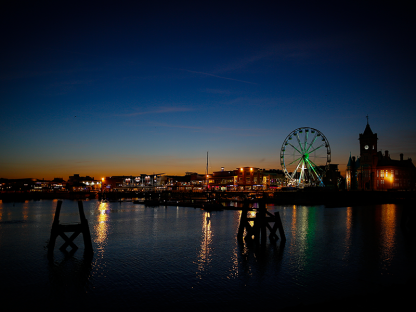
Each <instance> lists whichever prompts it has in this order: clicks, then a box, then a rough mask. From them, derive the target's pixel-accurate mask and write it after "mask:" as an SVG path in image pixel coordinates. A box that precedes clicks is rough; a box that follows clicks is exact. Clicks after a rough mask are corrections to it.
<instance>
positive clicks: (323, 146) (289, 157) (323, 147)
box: [280, 127, 331, 187]
mask: <svg viewBox="0 0 416 312" xmlns="http://www.w3.org/2000/svg"><path fill="white" fill-rule="evenodd" d="M330 162H331V147H330V146H329V143H328V140H327V139H326V137H325V136H324V135H323V134H322V132H320V131H319V130H316V129H314V128H309V127H302V128H298V129H296V130H293V131H292V132H291V133H290V134H289V135H288V136H287V137H286V139H285V140H284V142H283V145H282V148H281V150H280V164H281V166H282V169H283V172H284V173H285V175H286V177H287V178H288V180H289V184H290V185H295V186H301V187H303V186H324V183H323V181H322V180H323V177H324V176H325V172H326V170H327V169H328V167H329V163H330Z"/></svg>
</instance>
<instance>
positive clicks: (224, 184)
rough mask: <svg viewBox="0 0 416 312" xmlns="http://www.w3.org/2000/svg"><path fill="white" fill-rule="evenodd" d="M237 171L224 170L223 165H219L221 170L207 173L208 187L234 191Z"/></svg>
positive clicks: (214, 189)
mask: <svg viewBox="0 0 416 312" xmlns="http://www.w3.org/2000/svg"><path fill="white" fill-rule="evenodd" d="M237 171H238V170H224V167H221V171H215V172H213V173H212V174H208V185H209V187H208V188H209V189H210V190H213V191H235V190H236V187H237Z"/></svg>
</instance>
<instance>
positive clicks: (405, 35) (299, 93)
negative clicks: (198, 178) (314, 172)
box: [0, 1, 416, 179]
mask: <svg viewBox="0 0 416 312" xmlns="http://www.w3.org/2000/svg"><path fill="white" fill-rule="evenodd" d="M332 2H334V1H332ZM88 3H89V4H85V3H77V2H66V1H64V2H59V3H53V4H39V3H32V2H28V3H24V2H19V3H9V4H8V6H6V7H4V9H2V12H1V13H0V17H1V25H2V32H1V42H2V48H1V50H0V55H1V67H0V81H1V85H0V104H1V115H0V131H1V136H0V146H2V149H1V153H0V177H5V178H22V177H36V178H53V177H63V178H65V179H66V178H67V177H68V176H69V175H72V174H74V173H79V174H81V175H90V176H94V177H95V178H97V179H99V178H101V177H102V176H110V175H130V174H132V175H134V174H140V173H161V172H163V173H169V174H184V173H185V171H196V172H200V173H203V172H205V166H206V152H207V151H209V155H210V167H211V168H210V171H216V170H219V169H220V167H221V166H224V167H225V168H226V169H235V168H237V167H240V166H254V167H260V168H269V169H272V168H276V169H280V163H279V153H280V148H281V145H282V143H283V140H284V139H285V137H286V136H287V135H288V134H289V133H290V132H291V131H292V130H294V129H296V128H299V127H313V128H316V129H318V130H320V131H321V132H322V133H324V134H325V136H326V137H327V139H328V140H329V143H330V145H331V150H332V163H337V164H339V166H340V170H341V171H344V170H345V166H346V163H347V161H348V157H349V154H350V152H351V153H352V155H358V153H359V145H358V135H359V133H362V132H363V131H364V129H365V125H366V115H369V122H370V126H371V128H372V130H373V131H374V132H376V133H378V136H379V142H378V148H379V150H383V151H384V150H389V151H390V153H391V155H392V158H396V159H398V158H399V154H400V153H404V157H405V158H406V159H407V157H412V159H415V157H416V148H415V141H416V140H415V138H416V127H415V122H414V121H415V117H416V88H415V86H416V78H415V77H416V75H415V73H416V62H415V55H416V48H415V38H416V36H415V35H416V32H415V30H416V27H415V21H414V16H415V13H416V12H415V10H414V9H413V8H411V7H410V5H408V4H407V3H408V2H403V3H401V2H399V3H398V4H394V6H388V5H385V4H380V3H377V2H375V3H374V4H371V5H370V4H369V3H368V2H357V3H351V2H346V1H345V2H340V1H336V4H328V3H324V2H319V1H307V2H303V1H302V2H296V1H295V2H294V3H291V4H290V5H282V4H279V3H276V2H254V1H253V2H244V1H235V2H223V3H221V2H214V1H210V2H197V1H193V2H189V3H187V2H174V1H168V2H164V1H158V2H157V1H155V2H149V3H147V4H143V3H140V4H137V3H135V4H131V3H129V2H123V4H120V3H116V2H114V3H109V2H105V3H104V2H95V3H94V4H91V3H90V2H88ZM133 3H134V2H133ZM271 3H273V4H271ZM409 3H410V1H409ZM75 116H76V117H75Z"/></svg>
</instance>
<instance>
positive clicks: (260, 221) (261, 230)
mask: <svg viewBox="0 0 416 312" xmlns="http://www.w3.org/2000/svg"><path fill="white" fill-rule="evenodd" d="M248 211H249V209H248V203H247V202H245V203H244V206H243V211H242V213H241V219H240V226H239V228H238V233H237V238H238V239H239V240H243V238H244V239H246V240H248V241H254V242H255V243H259V242H260V243H261V244H265V243H266V241H267V229H269V232H270V234H269V239H270V241H272V242H275V241H277V240H278V239H279V236H277V233H276V232H277V230H279V234H280V238H281V240H282V242H285V241H286V236H285V232H284V230H283V225H282V220H281V219H280V214H279V212H278V211H277V212H275V213H274V214H272V213H270V212H268V211H267V209H266V205H265V203H264V202H263V201H261V202H260V203H259V208H258V210H257V212H256V216H255V217H254V218H249V217H248V216H247V213H248ZM250 221H253V225H251V224H250ZM270 223H274V224H273V226H271V225H270ZM244 230H245V232H246V236H245V237H244Z"/></svg>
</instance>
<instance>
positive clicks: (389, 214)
mask: <svg viewBox="0 0 416 312" xmlns="http://www.w3.org/2000/svg"><path fill="white" fill-rule="evenodd" d="M380 221H381V222H380V239H381V242H380V248H381V257H382V259H381V260H382V262H383V266H384V267H385V268H384V269H386V267H387V266H389V265H390V263H391V261H392V258H393V256H394V249H395V241H396V227H395V225H396V223H397V220H396V209H395V205H392V204H388V205H383V207H381V220H380Z"/></svg>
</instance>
